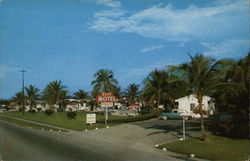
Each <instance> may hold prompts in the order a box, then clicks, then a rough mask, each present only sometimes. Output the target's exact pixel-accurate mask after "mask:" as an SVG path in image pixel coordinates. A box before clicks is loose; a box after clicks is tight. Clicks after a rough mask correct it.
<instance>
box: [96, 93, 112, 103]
mask: <svg viewBox="0 0 250 161" xmlns="http://www.w3.org/2000/svg"><path fill="white" fill-rule="evenodd" d="M116 101H117V99H116V96H114V95H113V94H112V93H111V92H109V93H100V95H99V96H97V97H96V102H116Z"/></svg>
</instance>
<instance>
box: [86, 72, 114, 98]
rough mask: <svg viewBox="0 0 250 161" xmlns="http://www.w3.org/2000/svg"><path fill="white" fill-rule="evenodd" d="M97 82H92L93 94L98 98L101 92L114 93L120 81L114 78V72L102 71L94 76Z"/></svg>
mask: <svg viewBox="0 0 250 161" xmlns="http://www.w3.org/2000/svg"><path fill="white" fill-rule="evenodd" d="M94 78H95V80H93V81H92V82H91V85H92V86H93V94H94V95H95V96H96V95H97V94H98V93H99V92H113V93H114V91H115V88H116V87H117V85H118V81H117V80H116V79H115V78H114V74H113V71H112V70H107V69H100V70H99V71H98V72H96V73H95V74H94Z"/></svg>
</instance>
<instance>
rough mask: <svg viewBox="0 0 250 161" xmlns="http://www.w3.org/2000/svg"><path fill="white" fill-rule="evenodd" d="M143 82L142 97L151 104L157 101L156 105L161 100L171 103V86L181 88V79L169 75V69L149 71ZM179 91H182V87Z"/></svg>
mask: <svg viewBox="0 0 250 161" xmlns="http://www.w3.org/2000/svg"><path fill="white" fill-rule="evenodd" d="M144 84H145V87H144V90H143V97H144V99H145V100H146V101H147V102H149V104H151V105H152V104H153V105H154V103H155V102H157V107H159V105H160V103H163V102H166V103H170V104H173V103H174V96H175V94H174V93H173V92H172V91H173V90H172V89H173V87H174V88H176V89H181V88H183V85H182V84H183V81H181V80H179V79H177V77H175V76H173V75H171V73H170V71H169V70H167V71H159V70H155V71H153V72H151V73H150V74H149V76H148V78H146V79H145V80H144ZM180 91H183V89H181V90H180Z"/></svg>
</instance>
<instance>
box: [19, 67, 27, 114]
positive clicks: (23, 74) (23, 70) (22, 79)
mask: <svg viewBox="0 0 250 161" xmlns="http://www.w3.org/2000/svg"><path fill="white" fill-rule="evenodd" d="M19 72H22V84H23V91H22V92H23V95H22V108H23V115H24V72H26V70H24V69H22V70H19Z"/></svg>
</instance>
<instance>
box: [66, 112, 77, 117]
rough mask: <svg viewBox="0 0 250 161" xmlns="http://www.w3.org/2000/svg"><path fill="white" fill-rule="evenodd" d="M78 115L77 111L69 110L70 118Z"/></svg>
mask: <svg viewBox="0 0 250 161" xmlns="http://www.w3.org/2000/svg"><path fill="white" fill-rule="evenodd" d="M76 115H77V113H76V112H74V111H69V112H67V116H68V117H69V118H70V119H73V118H75V117H76Z"/></svg>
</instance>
